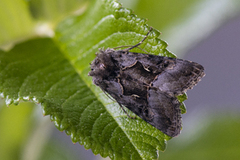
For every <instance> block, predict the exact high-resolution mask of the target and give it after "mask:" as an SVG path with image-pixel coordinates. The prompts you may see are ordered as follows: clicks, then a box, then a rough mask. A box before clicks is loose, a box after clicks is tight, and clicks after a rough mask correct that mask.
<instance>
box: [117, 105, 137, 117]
mask: <svg viewBox="0 0 240 160" xmlns="http://www.w3.org/2000/svg"><path fill="white" fill-rule="evenodd" d="M118 104H119V106H120V107H121V108H122V110H123V111H124V113H125V114H126V115H127V116H128V117H129V118H131V119H136V116H135V117H131V116H130V115H129V114H128V113H127V111H126V110H125V109H124V108H123V106H122V105H121V104H120V103H118Z"/></svg>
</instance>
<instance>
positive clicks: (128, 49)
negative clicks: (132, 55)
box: [124, 27, 152, 51]
mask: <svg viewBox="0 0 240 160" xmlns="http://www.w3.org/2000/svg"><path fill="white" fill-rule="evenodd" d="M151 31H152V27H150V29H149V31H148V33H147V34H146V36H145V37H144V38H143V39H142V40H141V41H140V42H139V43H138V44H136V45H134V46H132V47H130V48H127V49H125V50H124V51H130V50H131V49H133V48H136V47H138V46H139V45H140V44H142V43H143V41H144V40H145V39H146V38H147V36H148V35H149V33H150V32H151Z"/></svg>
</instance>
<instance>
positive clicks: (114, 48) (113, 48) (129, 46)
mask: <svg viewBox="0 0 240 160" xmlns="http://www.w3.org/2000/svg"><path fill="white" fill-rule="evenodd" d="M124 47H132V46H130V45H128V46H119V47H115V48H113V49H117V48H124ZM136 48H138V49H140V50H142V51H143V52H145V53H147V54H149V52H147V51H146V50H144V49H142V48H140V47H138V46H137V47H136ZM127 49H128V48H127Z"/></svg>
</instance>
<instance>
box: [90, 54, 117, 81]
mask: <svg viewBox="0 0 240 160" xmlns="http://www.w3.org/2000/svg"><path fill="white" fill-rule="evenodd" d="M114 68H115V65H114V62H113V60H112V57H111V54H109V53H108V52H106V51H103V50H102V51H101V52H100V53H98V54H97V57H96V58H95V59H94V60H93V62H92V63H91V71H90V72H89V74H88V75H89V76H92V77H97V78H99V79H104V78H106V77H108V76H109V75H110V74H111V73H112V72H113V71H114Z"/></svg>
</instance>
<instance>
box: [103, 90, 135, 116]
mask: <svg viewBox="0 0 240 160" xmlns="http://www.w3.org/2000/svg"><path fill="white" fill-rule="evenodd" d="M103 93H104V94H105V95H106V96H107V97H108V98H110V99H111V100H112V101H114V102H117V101H116V100H115V99H113V98H112V97H110V96H109V95H108V94H107V93H106V92H105V91H103ZM117 103H118V102H117ZM118 104H119V106H120V107H121V108H122V110H123V111H124V113H125V114H126V115H127V116H128V117H129V118H131V119H136V116H135V117H131V116H130V115H129V114H128V113H127V111H126V110H125V109H124V108H123V106H122V105H121V104H120V103H118Z"/></svg>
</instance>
